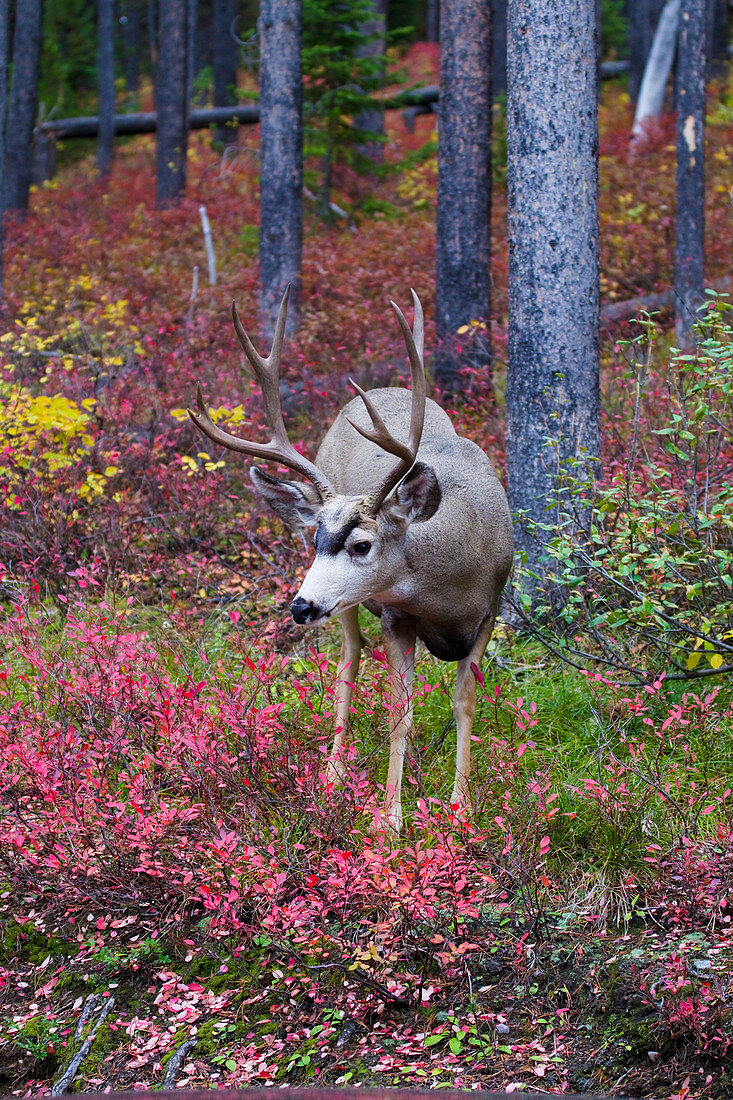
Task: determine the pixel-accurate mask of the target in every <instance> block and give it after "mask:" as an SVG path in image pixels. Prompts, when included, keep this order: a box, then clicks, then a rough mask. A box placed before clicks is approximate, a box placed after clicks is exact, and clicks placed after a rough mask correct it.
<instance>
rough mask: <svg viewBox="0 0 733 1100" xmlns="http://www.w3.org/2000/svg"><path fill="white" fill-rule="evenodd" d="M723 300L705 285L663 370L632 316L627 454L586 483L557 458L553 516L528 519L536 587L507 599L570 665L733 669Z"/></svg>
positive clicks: (681, 672)
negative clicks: (598, 479)
mask: <svg viewBox="0 0 733 1100" xmlns="http://www.w3.org/2000/svg"><path fill="white" fill-rule="evenodd" d="M731 309H733V307H732V306H731V305H730V303H729V302H727V301H726V299H725V298H714V297H711V298H710V299H709V300H708V302H707V303H706V305H705V307H704V308H703V309H701V317H700V322H699V324H698V326H697V335H698V345H697V349H696V351H694V352H693V353H690V354H685V353H682V352H680V351H678V350H676V349H674V348H673V349H672V350H671V353H670V356H669V361H668V363H667V365H666V366H665V367H664V369H663V371H662V374H661V376H659V375H657V374H656V372H655V370H654V360H655V352H656V349H657V347H658V343H659V329H658V327H657V325H656V323H655V321H654V320H653V318H651V317H649V316H645V317H643V318H642V320H641V321H640V322H639V327H640V330H641V331H640V334H639V336H638V337H637V338H636V339H635V340H634V341H633V342H632V343H631V345H630V350H631V366H630V369H629V370H628V371H627V372H626V373H625V375H624V380H625V381H626V382H627V383H628V384H630V386H631V387H633V389H634V390H635V401H634V419H633V431H632V438H631V443H630V448H629V452H628V457H627V460H626V462H625V463H624V464H620V463H619V464H614V465H613V466H612V468H611V470H610V475H609V476H608V478H607V480H606V482H605V484H603V485H602V487H601V489H600V492H598V493H597V495H591V490H590V487H589V486H588V484H587V483H585V482H583V481H582V480H579V479H576V478H575V477H574V476H573V473H572V471H569V472H568V473H567V475H566V477H565V481H564V484H563V485H562V487H561V489H560V492H559V495H558V499H557V501H556V502H555V503H556V506H557V508H558V512H559V517H560V523H559V526H557V527H556V526H555V525H554V524H553V525H550V524H538V525H536V529H535V534H536V536H537V537H538V538H542V539H543V540H547V541H546V555H547V557H546V573H545V575H544V577H543V578H534V580H535V581H536V582H537V583H539V585H540V588H541V593H542V594H541V596H540V597H539V600H537V599H536V598H535V602H534V605H533V606H532V598H531V597H530V596H529V595H524V596H522V597H520V598H519V600H518V601H516V606H517V608H518V610H519V614H520V616H521V618H522V619H523V621H524V623H525V624H526V625H527V626H529V628H530V629H531V630H533V631H534V632H535V633H536V634H537V635H538V637H540V639H541V640H543V641H545V643H546V644H547V645H548V646H550V648H552V649H554V650H555V651H556V652H557V653H559V654H561V655H562V656H563V657H564V659H566V660H568V661H570V662H571V663H573V664H575V665H576V666H583V667H584V666H585V665H586V664H587V663H588V661H590V660H593V661H599V662H601V664H603V665H605V666H607V667H609V668H612V669H614V670H615V671H616V672H619V671H620V672H621V673H622V674H624V675H626V676H628V677H630V678H631V679H632V680H633V681H636V682H640V681H643V680H645V679H646V678H647V677H648V675H649V674H650V673H655V674H658V673H660V672H663V673H666V674H667V675H668V676H670V677H671V678H673V679H687V678H692V677H699V676H703V675H710V674H713V673H717V672H728V671H731V670H733V601H732V600H731V595H732V594H733V484H731V471H732V470H733V427H732V424H733V421H732V419H731V409H732V402H733V328H731V324H730V312H731ZM558 606H559V611H558ZM550 619H551V620H553V621H554V623H555V625H556V626H559V627H560V628H561V629H560V632H559V633H555V632H552V633H551V632H549V631H548V629H547V627H546V625H543V624H546V623H547V621H548V620H550Z"/></svg>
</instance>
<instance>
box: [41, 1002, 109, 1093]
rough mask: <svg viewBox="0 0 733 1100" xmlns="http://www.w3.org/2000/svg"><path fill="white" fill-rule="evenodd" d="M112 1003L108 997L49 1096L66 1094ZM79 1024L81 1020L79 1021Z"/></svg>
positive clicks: (85, 1007)
mask: <svg viewBox="0 0 733 1100" xmlns="http://www.w3.org/2000/svg"><path fill="white" fill-rule="evenodd" d="M93 996H94V994H91V995H90V997H93ZM89 999H90V998H88V999H87V1005H88V1004H89ZM114 1003H115V999H114V997H110V998H109V1000H108V1001H105V1003H104V1006H103V1007H102V1011H101V1012H100V1013H99V1017H98V1018H97V1021H96V1023H95V1024H94V1027H93V1028H92V1030H91V1031H90V1032H89V1034H88V1035H87V1037H86V1039H85V1040H84V1042H83V1043H82V1045H81V1047H80V1048H79V1050H78V1052H77V1053H76V1054H75V1055H74V1057H73V1058H72V1059H71V1061H70V1062H69V1065H68V1066H67V1068H66V1072H65V1073H64V1074H63V1075H62V1076H61V1077H60V1078H59V1079H58V1081H57V1082H56V1084H55V1085H53V1086H52V1087H51V1096H61V1095H62V1094H63V1093H65V1092H66V1090H67V1089H68V1087H69V1085H70V1084H71V1082H72V1081H73V1080H74V1078H75V1077H76V1075H77V1073H78V1072H79V1067H80V1066H81V1064H82V1062H83V1061H84V1059H85V1058H86V1057H87V1056H88V1054H89V1051H90V1050H91V1049H92V1043H93V1042H94V1039H95V1037H96V1034H97V1032H98V1031H99V1029H100V1027H101V1026H102V1024H103V1023H104V1021H105V1020H106V1019H107V1017H108V1016H109V1014H110V1012H111V1011H112V1009H113V1007H114ZM87 1005H85V1006H84V1009H85V1011H86V1009H87ZM90 1011H91V1010H90ZM83 1016H84V1013H82V1017H83ZM88 1016H89V1012H87V1017H88ZM79 1023H80V1024H81V1020H80V1021H79ZM77 1034H79V1027H78V1026H77Z"/></svg>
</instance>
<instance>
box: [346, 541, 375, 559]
mask: <svg viewBox="0 0 733 1100" xmlns="http://www.w3.org/2000/svg"><path fill="white" fill-rule="evenodd" d="M371 548H372V544H371V543H370V542H355V543H354V545H353V546H352V547H351V549H352V551H353V552H354V553H355V554H358V555H359V556H360V557H363V556H364V554H368V553H369V551H370V550H371Z"/></svg>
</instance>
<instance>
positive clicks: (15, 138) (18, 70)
mask: <svg viewBox="0 0 733 1100" xmlns="http://www.w3.org/2000/svg"><path fill="white" fill-rule="evenodd" d="M40 50H41V0H17V4H16V7H15V33H14V35H13V75H12V78H11V82H10V102H9V105H8V115H7V122H6V129H5V171H4V173H3V174H4V179H3V208H4V209H5V210H15V211H17V212H18V213H20V214H21V215H24V214H25V213H26V212H27V210H28V192H29V190H30V185H31V171H32V157H33V127H34V126H35V122H36V110H37V106H38V62H39V57H40Z"/></svg>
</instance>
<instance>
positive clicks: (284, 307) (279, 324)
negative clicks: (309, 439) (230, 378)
mask: <svg viewBox="0 0 733 1100" xmlns="http://www.w3.org/2000/svg"><path fill="white" fill-rule="evenodd" d="M289 298H290V283H288V285H287V286H286V287H285V293H284V294H283V297H282V301H281V302H280V309H279V310H278V314H277V321H276V322H275V334H274V336H273V338H272V345H271V347H270V354H269V355H268V356H267V358H266V359H265V358H264V357H263V356H262V355H260V353H259V352H258V351H257V348H256V347H255V346H254V344H253V343H252V341H251V340H250V338H249V336H248V335H247V333H246V331H245V329H244V326H243V324H242V322H241V321H240V320H239V314H238V313H237V303H236V302H232V321H233V322H234V330H235V332H236V334H237V339H238V340H239V343H240V344H241V346H242V350H243V351H244V354H245V355H246V356H247V358H248V359H249V361H250V364H251V365H252V369H253V371H254V372H255V375H256V376H257V381H258V382H259V384H260V390H261V391H262V400H263V402H264V406H265V417H266V418H267V423H268V424H269V425H270V427H271V428H272V430H273V432H275V434H276V435H277V436H278V437H279V438H284V439H285V440H287V432H286V431H285V424H284V422H283V416H282V409H281V407H280V390H279V383H280V359H281V356H282V349H283V338H284V336H285V319H286V317H287V313H288V299H289Z"/></svg>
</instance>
